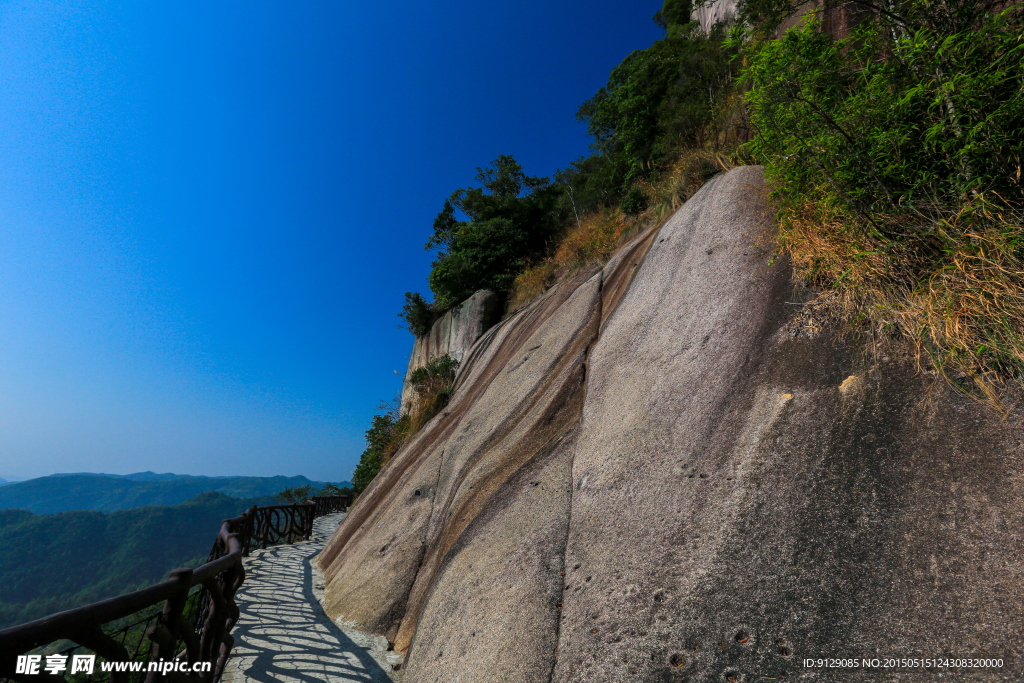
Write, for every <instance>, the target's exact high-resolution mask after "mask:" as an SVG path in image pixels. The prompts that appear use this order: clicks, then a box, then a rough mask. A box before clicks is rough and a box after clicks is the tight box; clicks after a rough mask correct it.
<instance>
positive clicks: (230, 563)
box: [0, 496, 351, 683]
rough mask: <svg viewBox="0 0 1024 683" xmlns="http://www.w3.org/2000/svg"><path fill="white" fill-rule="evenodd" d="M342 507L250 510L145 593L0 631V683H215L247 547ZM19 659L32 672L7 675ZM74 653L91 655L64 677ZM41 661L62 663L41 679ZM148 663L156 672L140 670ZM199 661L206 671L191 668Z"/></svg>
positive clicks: (330, 502)
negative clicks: (114, 666) (197, 558)
mask: <svg viewBox="0 0 1024 683" xmlns="http://www.w3.org/2000/svg"><path fill="white" fill-rule="evenodd" d="M350 502H351V498H350V497H348V496H329V497H315V498H311V499H310V500H309V501H308V502H307V503H305V504H302V505H273V506H269V507H258V506H255V505H254V506H252V507H251V508H249V509H248V510H246V511H245V512H243V513H242V514H241V515H239V516H238V517H235V518H234V519H226V520H224V521H223V522H222V523H221V528H220V533H218V534H217V539H216V541H214V544H213V549H212V550H211V551H210V556H209V559H208V561H207V562H206V564H204V565H202V566H200V567H198V568H196V569H187V568H186V569H176V570H174V571H172V572H171V573H170V578H169V579H168V580H167V581H163V582H161V583H158V584H156V585H153V586H149V587H148V588H143V589H142V590H138V591H135V592H133V593H127V594H125V595H120V596H118V597H116V598H111V599H109V600H104V601H102V602H97V603H93V604H91V605H86V606H84V607H78V608H76V609H72V610H67V611H65V612H60V613H58V614H53V615H50V616H48V617H43V618H42V619H37V620H36V621H31V622H29V623H27V624H21V625H20V626H14V627H11V628H7V629H4V630H0V681H2V680H4V679H6V680H10V681H17V682H21V683H39V682H40V681H44V680H45V681H55V682H61V681H65V682H71V683H87V682H92V681H106V680H109V681H110V683H129V682H133V683H135V682H138V683H141V682H142V681H146V683H153V682H155V681H182V682H188V683H215V682H216V681H219V680H220V677H221V674H222V673H223V672H224V664H225V662H226V661H227V658H228V655H229V654H230V653H231V647H232V645H233V644H234V638H232V636H231V629H232V627H233V626H234V625H235V622H237V621H238V616H239V612H238V606H237V605H236V604H235V600H234V596H235V592H236V591H237V590H238V588H239V587H240V586H241V585H242V582H243V581H244V580H245V569H244V568H243V565H242V558H243V557H245V556H247V555H248V554H249V551H250V550H252V549H256V548H267V547H269V546H272V545H276V544H278V543H292V542H293V541H296V540H299V539H308V538H309V537H310V536H311V535H312V531H313V520H314V519H315V518H316V517H321V516H323V515H325V514H331V513H332V512H340V511H343V510H345V509H346V508H347V507H348V505H349V504H350ZM160 603H163V608H162V609H160V608H159V605H160ZM62 641H63V646H62V645H61V643H62ZM67 641H71V642H70V643H68V642H67ZM28 654H35V655H42V657H41V661H39V663H38V669H37V670H38V673H35V674H32V673H18V672H17V670H16V664H17V658H18V655H28ZM80 654H95V655H96V657H95V659H94V660H93V661H94V667H93V671H92V672H89V673H85V672H79V673H72V671H73V668H72V663H73V661H74V659H73V658H74V656H75V655H80ZM47 655H51V656H56V657H58V658H63V662H62V663H63V665H64V668H63V670H62V671H61V672H60V673H59V674H58V673H46V672H45V669H46V664H47V663H48V659H47ZM103 660H105V661H107V662H135V663H138V665H139V668H140V670H139V671H136V672H129V671H120V672H119V671H114V672H110V673H109V674H108V673H106V672H102V671H101V665H100V662H101V661H103ZM58 661H60V660H59V659H58ZM150 663H159V664H161V666H160V667H159V668H157V669H156V670H153V671H149V670H148V669H149V668H150V666H151V664H150ZM168 663H176V666H174V667H173V669H171V667H169V666H168ZM203 663H208V664H207V665H205V666H206V668H207V669H208V670H206V671H202V670H197V669H194V668H193V665H200V666H199V667H197V668H198V669H202V668H203Z"/></svg>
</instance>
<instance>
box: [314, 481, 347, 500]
mask: <svg viewBox="0 0 1024 683" xmlns="http://www.w3.org/2000/svg"><path fill="white" fill-rule="evenodd" d="M351 491H352V489H350V488H342V487H340V486H335V485H334V484H324V486H323V488H321V489H320V490H319V491H317V494H316V495H318V496H321V497H323V498H327V497H330V496H343V495H345V494H346V493H351Z"/></svg>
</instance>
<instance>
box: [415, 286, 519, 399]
mask: <svg viewBox="0 0 1024 683" xmlns="http://www.w3.org/2000/svg"><path fill="white" fill-rule="evenodd" d="M500 315H501V309H500V305H499V301H498V295H497V294H495V293H494V292H492V291H490V290H489V289H481V290H480V291H478V292H476V293H475V294H473V296H471V297H469V298H468V299H466V300H465V301H463V302H462V303H461V304H459V305H458V306H456V307H455V308H453V309H452V310H450V311H448V312H447V313H445V314H444V315H443V316H442V317H441V318H440V319H439V320H437V321H436V322H435V323H434V324H433V326H432V327H431V328H430V331H429V332H427V333H426V334H425V335H423V336H419V337H416V341H415V342H413V345H412V353H411V354H410V355H409V367H408V369H407V370H406V371H405V379H404V381H403V383H402V412H403V413H407V412H409V411H411V410H412V409H413V408H415V406H416V402H417V401H418V400H419V397H418V395H417V394H416V389H415V388H414V387H413V386H412V382H410V381H409V378H410V377H411V376H412V373H413V371H414V370H416V369H417V368H421V367H423V366H424V365H426V364H427V363H429V362H430V361H432V360H434V359H435V358H439V357H440V356H445V355H447V356H450V357H452V358H454V359H455V360H457V361H459V362H460V363H461V362H462V361H463V360H464V359H465V358H466V356H467V355H468V354H469V350H470V349H471V348H472V347H473V344H474V343H475V342H476V340H477V339H479V338H480V336H481V335H482V334H483V333H484V332H486V331H487V330H488V329H489V328H490V327H491V326H492V325H493V324H494V323H496V322H497V321H498V318H499V317H500Z"/></svg>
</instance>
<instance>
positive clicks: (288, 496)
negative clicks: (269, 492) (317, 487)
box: [274, 484, 313, 505]
mask: <svg viewBox="0 0 1024 683" xmlns="http://www.w3.org/2000/svg"><path fill="white" fill-rule="evenodd" d="M311 495H313V487H312V486H310V485H308V484H307V485H306V486H296V487H294V488H287V489H285V490H284V491H281V492H280V493H278V494H276V495H275V496H274V499H275V500H277V502H279V503H282V504H284V505H292V504H299V505H301V504H303V503H305V502H306V501H307V500H309V497H310V496H311Z"/></svg>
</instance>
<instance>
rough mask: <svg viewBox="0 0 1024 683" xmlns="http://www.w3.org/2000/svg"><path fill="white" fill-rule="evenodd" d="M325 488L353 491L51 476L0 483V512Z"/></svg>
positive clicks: (287, 483)
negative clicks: (5, 510) (206, 493)
mask: <svg viewBox="0 0 1024 683" xmlns="http://www.w3.org/2000/svg"><path fill="white" fill-rule="evenodd" d="M327 483H333V484H334V485H335V486H339V487H341V488H346V487H351V486H352V485H351V484H350V483H349V482H347V481H342V482H322V481H310V480H309V479H307V478H306V477H303V476H297V477H283V476H277V477H198V476H192V475H188V474H170V473H165V474H157V473H155V472H137V473H135V474H88V473H79V474H52V475H50V476H48V477H39V478H38V479H29V480H27V481H19V482H10V483H4V484H0V510H3V509H19V510H28V511H30V512H35V513H37V514H50V513H54V512H66V511H68V510H102V511H107V512H111V511H114V510H127V509H130V508H136V507H141V506H143V505H178V504H179V503H183V502H184V501H186V500H189V499H190V498H194V497H195V496H197V495H199V494H200V493H205V492H207V491H216V492H218V493H223V494H225V495H227V496H232V497H234V498H256V497H259V496H272V495H274V494H276V493H280V492H281V491H283V490H284V489H286V488H296V487H301V486H312V487H313V493H314V494H315V493H316V492H317V491H319V490H320V489H321V488H323V486H324V485H326V484H327Z"/></svg>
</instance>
